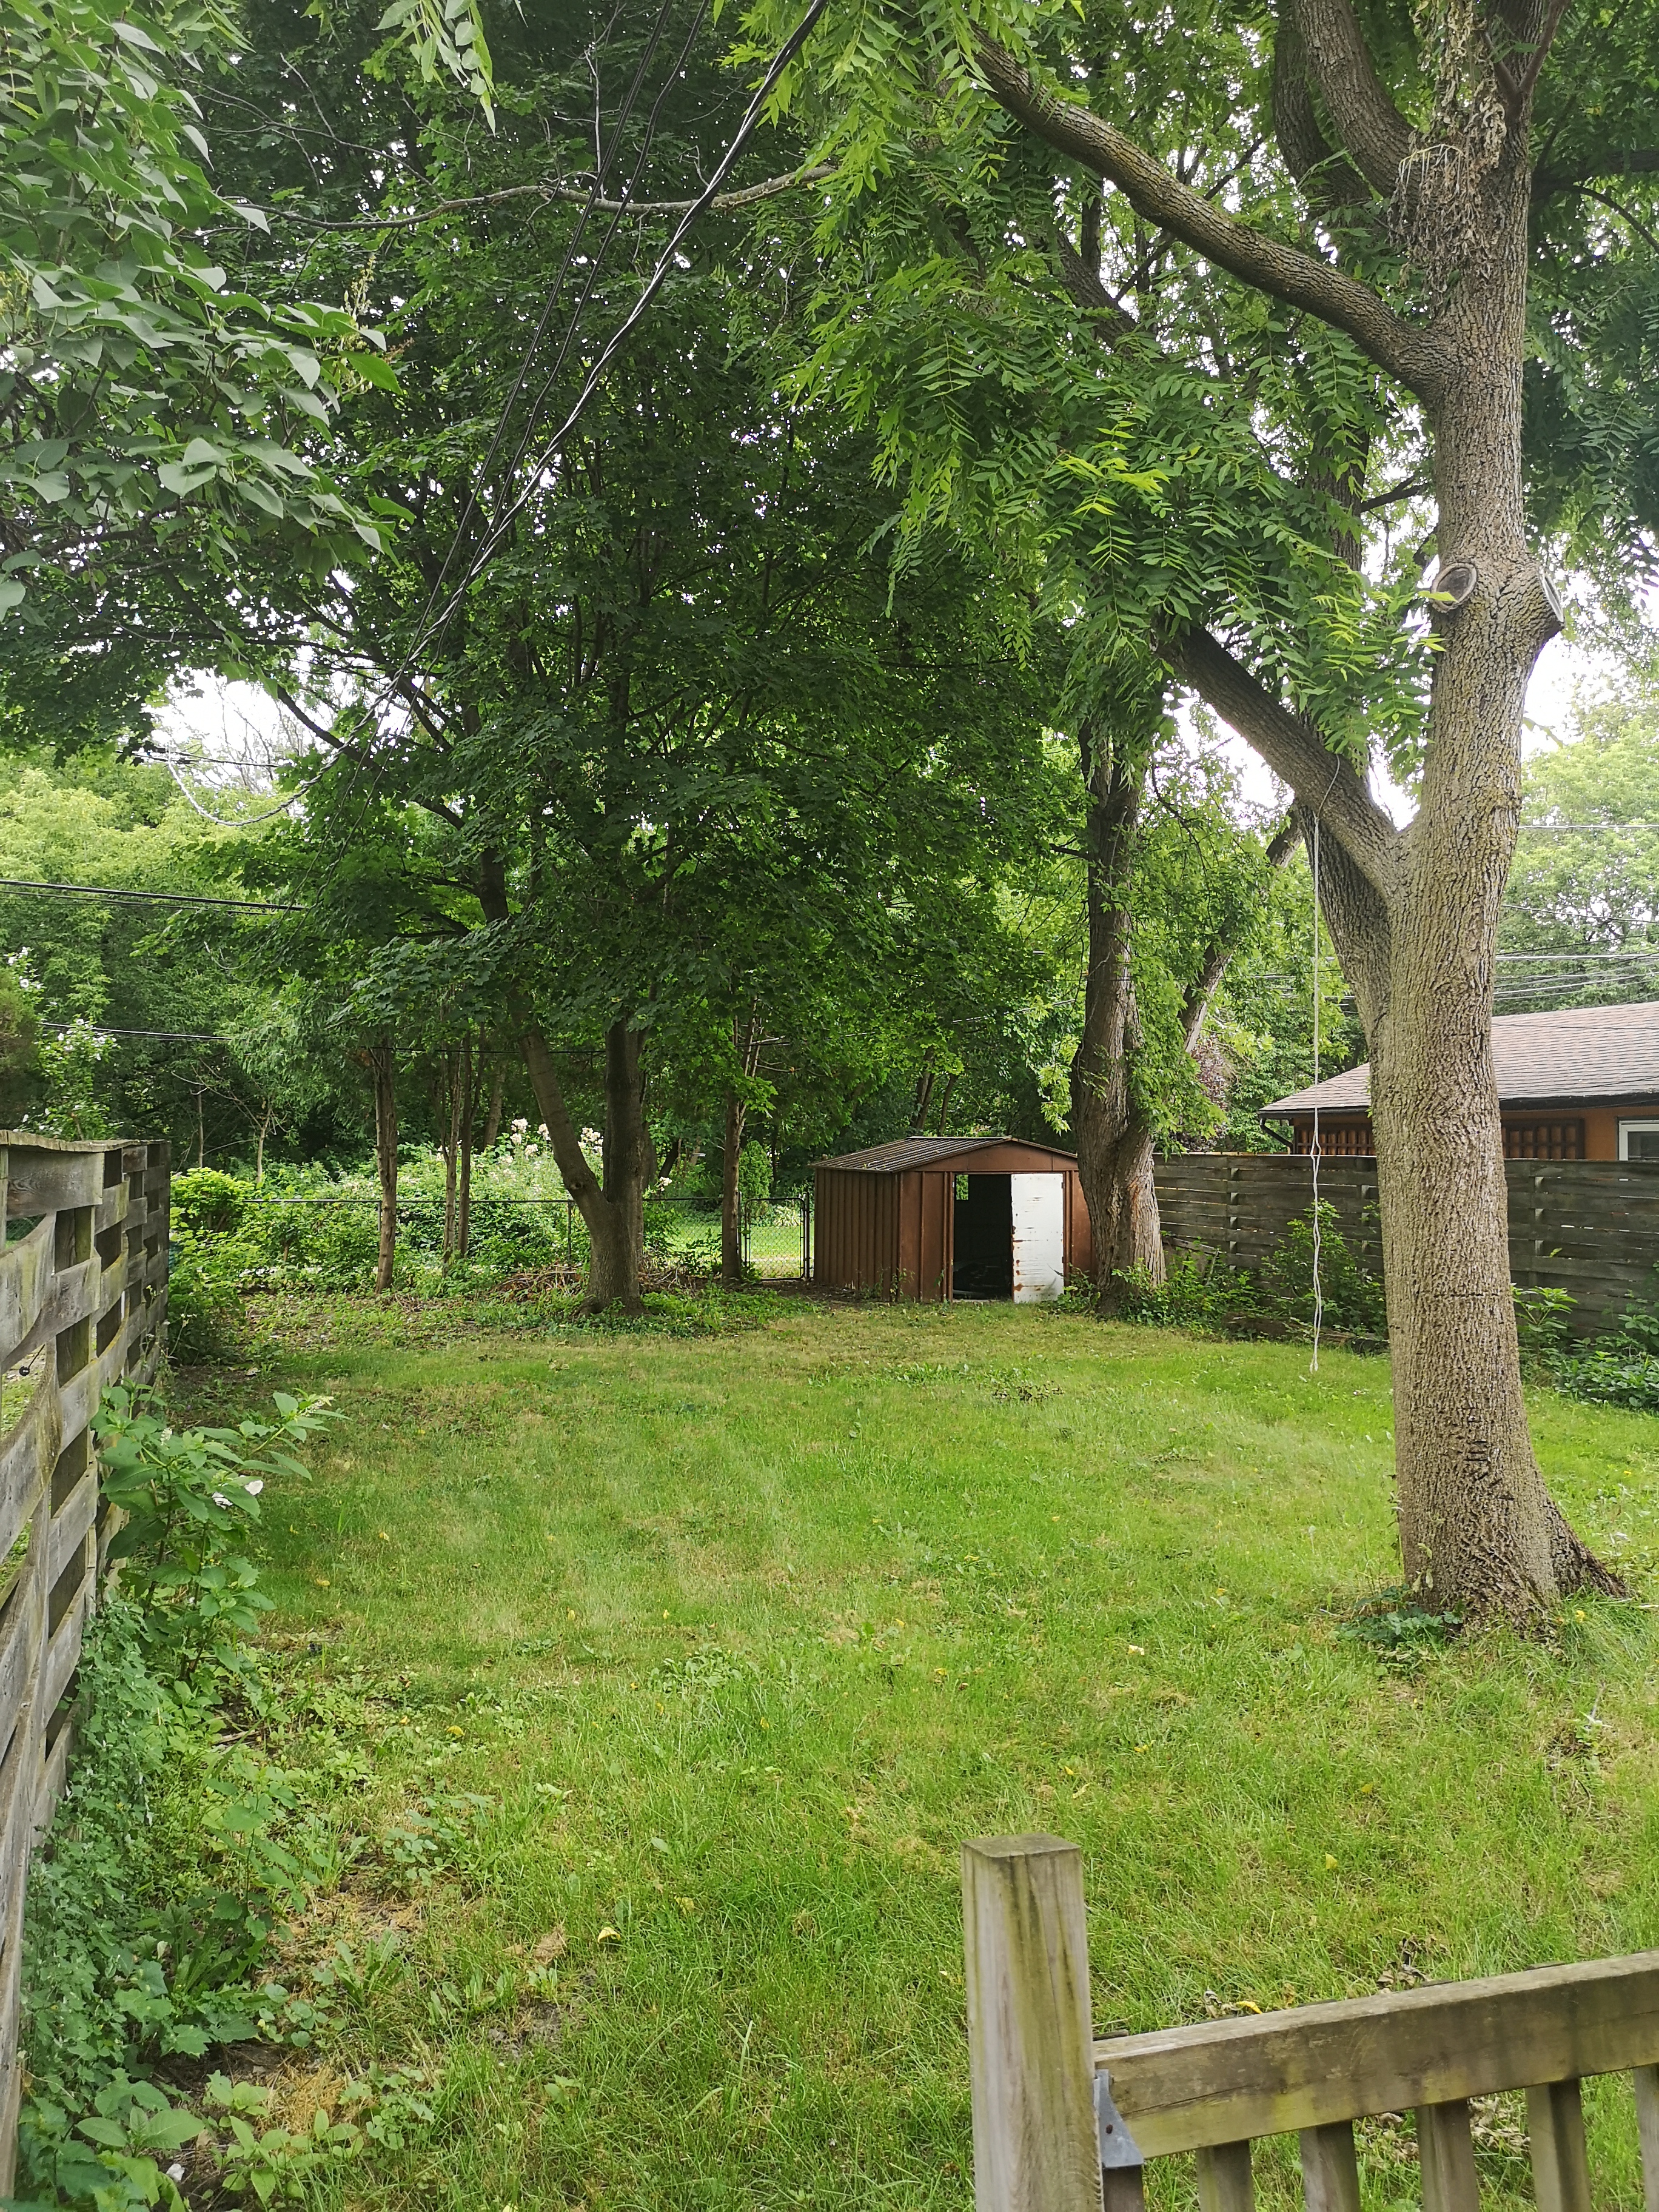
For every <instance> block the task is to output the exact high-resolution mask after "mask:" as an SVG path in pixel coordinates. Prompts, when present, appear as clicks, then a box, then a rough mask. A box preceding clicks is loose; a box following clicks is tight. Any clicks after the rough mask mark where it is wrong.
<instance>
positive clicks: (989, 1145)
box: [818, 1137, 1072, 1175]
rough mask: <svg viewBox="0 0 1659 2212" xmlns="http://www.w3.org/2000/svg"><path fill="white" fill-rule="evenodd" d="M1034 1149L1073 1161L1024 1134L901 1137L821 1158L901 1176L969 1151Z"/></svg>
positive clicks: (826, 1164) (823, 1163)
mask: <svg viewBox="0 0 1659 2212" xmlns="http://www.w3.org/2000/svg"><path fill="white" fill-rule="evenodd" d="M996 1146H1010V1147H1012V1149H1013V1150H1014V1151H1015V1152H1032V1153H1035V1154H1036V1157H1037V1158H1040V1159H1048V1160H1070V1158H1071V1157H1072V1155H1071V1154H1070V1153H1069V1152H1055V1151H1054V1149H1053V1148H1052V1147H1051V1146H1048V1145H1031V1144H1027V1143H1026V1141H1025V1139H1024V1138H1023V1137H900V1138H899V1139H896V1142H894V1143H893V1144H890V1145H872V1146H869V1147H868V1148H867V1150H866V1151H864V1152H843V1153H842V1155H841V1157H840V1158H838V1159H833V1160H820V1161H819V1162H818V1165H819V1166H820V1167H821V1168H854V1169H856V1170H859V1171H860V1173H862V1174H865V1175H902V1174H903V1173H904V1171H905V1170H906V1169H907V1168H927V1167H939V1166H940V1165H942V1164H943V1163H944V1162H945V1161H946V1160H953V1159H965V1158H968V1156H969V1154H970V1153H973V1152H989V1151H991V1150H992V1149H994V1147H996Z"/></svg>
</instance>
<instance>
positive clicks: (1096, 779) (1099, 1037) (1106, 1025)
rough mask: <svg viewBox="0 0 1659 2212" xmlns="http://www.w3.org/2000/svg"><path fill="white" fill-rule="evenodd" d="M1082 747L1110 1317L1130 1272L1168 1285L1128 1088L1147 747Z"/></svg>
mask: <svg viewBox="0 0 1659 2212" xmlns="http://www.w3.org/2000/svg"><path fill="white" fill-rule="evenodd" d="M1078 742H1079V748H1080V750H1081V752H1082V758H1083V775H1084V785H1085V793H1086V801H1085V804H1086V807H1087V816H1086V821H1085V851H1086V854H1087V869H1088V884H1087V893H1086V897H1087V908H1088V929H1089V949H1088V963H1089V964H1088V969H1087V971H1086V973H1085V977H1084V984H1083V1034H1082V1036H1080V1037H1079V1041H1078V1048H1077V1050H1076V1052H1075V1053H1074V1054H1073V1059H1072V1133H1073V1139H1074V1140H1075V1142H1076V1145H1077V1164H1078V1180H1079V1182H1080V1183H1081V1185H1082V1187H1083V1198H1084V1203H1085V1205H1086V1206H1087V1207H1088V1209H1089V1225H1090V1229H1091V1234H1092V1236H1093V1239H1094V1253H1095V1285H1096V1289H1097V1293H1098V1295H1099V1297H1100V1299H1101V1302H1102V1304H1103V1305H1105V1306H1106V1307H1107V1308H1108V1310H1110V1309H1111V1308H1112V1307H1113V1306H1114V1305H1115V1304H1116V1302H1117V1297H1118V1291H1117V1290H1116V1289H1115V1285H1116V1283H1117V1280H1118V1278H1119V1277H1120V1276H1122V1275H1124V1274H1127V1273H1128V1272H1129V1271H1130V1269H1131V1268H1133V1267H1145V1268H1146V1270H1147V1272H1148V1273H1150V1274H1151V1276H1152V1279H1153V1280H1154V1281H1155V1282H1162V1281H1163V1279H1164V1247H1163V1244H1162V1243H1161V1241H1160V1239H1159V1236H1158V1198H1157V1195H1156V1194H1155V1192H1154V1190H1153V1188H1152V1127H1151V1125H1150V1123H1149V1121H1147V1118H1146V1115H1145V1113H1144V1112H1143V1111H1142V1110H1141V1109H1140V1108H1139V1105H1138V1104H1137V1103H1136V1101H1135V1098H1134V1094H1133V1087H1132V1085H1131V1081H1130V1069H1131V1063H1132V1061H1133V1055H1134V1050H1135V1048H1136V1046H1137V1045H1138V1044H1139V1041H1140V1024H1139V1014H1138V1012H1137V1011H1136V1007H1135V994H1134V979H1133V974H1132V971H1131V968H1130V951H1131V945H1132V938H1133V926H1132V919H1131V911H1130V894H1131V885H1132V883H1133V874H1134V851H1135V844H1136V841H1137V837H1138V835H1139V823H1140V805H1141V797H1142V785H1143V781H1144V779H1145V775H1146V746H1145V744H1133V742H1129V743H1125V742H1120V741H1119V740H1118V739H1117V738H1115V736H1113V735H1110V734H1108V733H1107V732H1105V731H1103V729H1102V728H1101V727H1100V726H1099V725H1097V724H1096V723H1092V722H1090V723H1085V724H1084V725H1083V726H1082V728H1081V729H1080V730H1079V738H1078Z"/></svg>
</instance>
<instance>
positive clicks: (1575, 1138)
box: [1291, 1098, 1659, 1160]
mask: <svg viewBox="0 0 1659 2212" xmlns="http://www.w3.org/2000/svg"><path fill="white" fill-rule="evenodd" d="M1503 1118H1504V1133H1505V1136H1506V1138H1507V1139H1509V1141H1508V1142H1507V1143H1506V1144H1505V1146H1504V1151H1505V1153H1506V1154H1507V1155H1508V1157H1509V1158H1511V1159H1515V1158H1534V1156H1535V1157H1536V1158H1541V1159H1544V1158H1575V1157H1576V1158H1579V1159H1584V1160H1616V1159H1617V1158H1618V1157H1619V1124H1620V1122H1621V1121H1634V1120H1638V1119H1644V1120H1645V1119H1650V1118H1655V1119H1659V1108H1656V1107H1655V1105H1654V1103H1653V1102H1652V1100H1651V1099H1640V1098H1635V1099H1631V1100H1628V1101H1626V1103H1623V1104H1618V1103H1615V1104H1613V1105H1611V1106H1608V1105H1596V1106H1573V1105H1560V1106H1516V1107H1512V1108H1511V1107H1506V1108H1505V1109H1504V1117H1503ZM1544 1125H1547V1126H1548V1127H1550V1128H1552V1129H1556V1130H1559V1131H1561V1132H1564V1133H1565V1132H1571V1134H1569V1135H1566V1136H1565V1143H1563V1142H1560V1141H1557V1142H1555V1143H1549V1142H1548V1141H1547V1140H1541V1141H1540V1142H1539V1143H1538V1144H1537V1145H1536V1147H1535V1148H1534V1144H1533V1142H1532V1139H1531V1134H1530V1133H1532V1132H1533V1131H1534V1130H1539V1129H1540V1128H1541V1127H1542V1126H1544ZM1291 1126H1292V1127H1293V1128H1294V1130H1295V1136H1294V1137H1293V1139H1292V1140H1291V1142H1292V1149H1293V1150H1294V1151H1296V1152H1306V1151H1307V1149H1308V1143H1309V1139H1310V1136H1311V1134H1312V1130H1313V1119H1312V1116H1311V1115H1305V1114H1298V1115H1296V1116H1295V1118H1294V1121H1293V1122H1292V1125H1291ZM1517 1132H1519V1133H1522V1135H1523V1137H1524V1139H1525V1140H1524V1141H1517V1139H1516V1133H1517ZM1319 1137H1320V1149H1321V1151H1322V1152H1323V1153H1324V1154H1325V1155H1326V1156H1327V1157H1330V1156H1332V1155H1335V1156H1336V1157H1338V1158H1345V1157H1355V1158H1370V1156H1371V1152H1372V1139H1371V1125H1370V1119H1369V1118H1368V1117H1366V1116H1364V1115H1355V1114H1354V1113H1353V1112H1352V1110H1350V1111H1347V1112H1340V1111H1339V1112H1335V1113H1331V1114H1322V1115H1320V1117H1319ZM1581 1146H1582V1149H1577V1148H1578V1147H1581Z"/></svg>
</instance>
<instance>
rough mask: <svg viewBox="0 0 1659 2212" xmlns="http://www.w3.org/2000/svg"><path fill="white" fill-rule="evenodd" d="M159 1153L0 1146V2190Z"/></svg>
mask: <svg viewBox="0 0 1659 2212" xmlns="http://www.w3.org/2000/svg"><path fill="white" fill-rule="evenodd" d="M167 1170H168V1162H167V1146H166V1145H165V1144H130V1143H120V1142H116V1141H112V1142H110V1143H107V1144H63V1143H58V1142H54V1141H53V1140H52V1139H50V1138H46V1137H36V1136H32V1135H24V1134H21V1133H15V1132H10V1131H3V1130H0V1176H3V1182H0V1192H3V1198H0V1219H3V1222H4V1225H5V1231H4V1249H3V1252H0V2192H3V2191H6V2190H9V2188H10V2186H11V2173H12V2165H13V2157H14V2152H15V2136H16V2127H17V2103H18V2093H19V2088H20V2083H21V2074H20V2069H19V2066H18V2054H17V1978H18V1965H19V1959H18V1954H19V1948H20V1935H21V1923H22V1917H23V1892H24V1887H25V1883H26V1881H27V1875H28V1863H29V1853H30V1850H31V1849H32V1848H33V1844H34V1842H35V1840H36V1838H37V1837H38V1836H39V1835H40V1832H42V1830H43V1829H44V1828H45V1827H46V1824H47V1822H48V1821H49V1820H51V1818H52V1807H53V1805H54V1803H55V1802H56V1801H57V1797H58V1792H59V1791H60V1790H61V1789H62V1787H63V1781H64V1766H65V1764H66V1762H67V1760H68V1757H69V1747H70V1722H71V1721H72V1719H73V1717H74V1710H75V1700H74V1685H75V1673H76V1667H77V1666H78V1664H79V1662H80V1657H81V1638H82V1632H83V1631H84V1629H85V1626H86V1624H87V1621H88V1618H89V1616H90V1614H91V1613H92V1611H93V1607H94V1604H95V1602H96V1600H97V1595H98V1591H99V1589H100V1583H101V1580H102V1574H103V1570H104V1567H105V1564H106V1554H107V1552H108V1548H109V1540H110V1537H111V1535H112V1533H113V1531H112V1528H111V1526H110V1517H109V1513H108V1510H107V1509H103V1510H100V1500H99V1496H98V1474H97V1468H96V1467H95V1465H94V1457H93V1449H92V1436H91V1429H90V1423H91V1420H92V1417H93V1415H94V1413H95V1412H96V1411H97V1407H98V1398H99V1394H100V1391H101V1390H102V1389H104V1388H105V1386H106V1384H108V1383H115V1382H118V1381H120V1380H121V1379H122V1378H123V1377H124V1376H125V1377H131V1379H133V1380H135V1381H141V1382H142V1381H148V1380H149V1378H150V1377H151V1376H153V1375H154V1374H155V1369H156V1366H157V1364H158V1363H159V1361H160V1358H161V1352H162V1349H163V1322H164V1319H165V1316H166V1310H167V1189H168V1171H167Z"/></svg>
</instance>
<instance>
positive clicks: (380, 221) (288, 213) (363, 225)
mask: <svg viewBox="0 0 1659 2212" xmlns="http://www.w3.org/2000/svg"><path fill="white" fill-rule="evenodd" d="M834 174H835V171H834V170H833V169H832V168H830V167H829V166H828V165H827V164H826V163H823V162H820V163H819V164H818V165H817V167H816V168H811V169H796V170H794V171H793V173H791V174H790V175H788V176H787V177H769V178H768V179H766V181H765V183H764V184H760V185H744V188H743V190H742V191H736V192H717V193H716V194H715V196H714V198H713V199H712V200H710V202H709V203H708V207H709V212H710V213H711V214H718V215H726V214H729V213H730V212H731V210H732V209H733V208H743V207H751V206H752V205H753V204H755V202H756V201H757V200H769V199H772V198H774V197H775V196H776V194H778V193H779V192H787V191H793V190H794V188H795V186H796V185H816V184H821V183H822V182H823V179H825V178H826V177H833V176H834ZM521 199H539V200H580V202H582V203H583V204H584V205H586V204H587V199H588V196H587V194H586V192H585V191H582V189H581V187H580V185H504V186H503V187H502V189H501V191H498V192H479V193H477V194H476V195H475V196H474V197H471V198H470V199H459V200H439V201H438V202H437V203H436V204H435V205H434V206H432V207H429V208H423V209H422V210H421V212H420V213H419V214H418V215H380V216H355V217H353V219H352V220H351V221H350V222H325V221H324V220H323V218H322V217H321V216H314V215H301V213H300V211H299V210H298V209H297V208H272V209H271V210H270V216H271V217H272V219H273V221H276V222H297V223H301V224H303V225H304V227H305V228H307V230H418V229H419V228H420V227H421V225H422V223H428V222H440V221H441V219H442V218H443V217H444V216H447V215H461V214H465V212H466V210H469V209H471V208H487V207H500V206H501V204H503V203H504V202H506V201H507V200H521ZM696 204H697V203H696V201H695V200H594V201H593V202H592V208H593V212H594V213H595V214H596V215H684V213H685V211H686V210H687V209H688V208H693V207H696Z"/></svg>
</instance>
